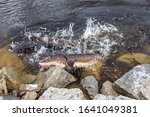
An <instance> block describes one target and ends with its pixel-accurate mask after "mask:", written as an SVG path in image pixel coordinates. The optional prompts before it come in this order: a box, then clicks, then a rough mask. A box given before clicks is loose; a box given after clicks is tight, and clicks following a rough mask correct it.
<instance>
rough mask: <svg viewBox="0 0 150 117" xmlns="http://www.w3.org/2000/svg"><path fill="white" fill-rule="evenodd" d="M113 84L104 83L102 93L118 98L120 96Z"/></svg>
mask: <svg viewBox="0 0 150 117" xmlns="http://www.w3.org/2000/svg"><path fill="white" fill-rule="evenodd" d="M112 85H113V84H112V83H111V82H110V81H106V82H105V83H103V86H102V88H101V90H100V93H101V94H103V95H112V96H118V95H119V94H118V93H117V92H116V91H115V90H114V89H113V86H112Z"/></svg>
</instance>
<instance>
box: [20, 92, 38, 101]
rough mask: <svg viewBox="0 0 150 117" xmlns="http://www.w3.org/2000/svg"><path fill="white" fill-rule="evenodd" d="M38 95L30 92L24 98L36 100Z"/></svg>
mask: <svg viewBox="0 0 150 117" xmlns="http://www.w3.org/2000/svg"><path fill="white" fill-rule="evenodd" d="M36 97H37V93H36V92H35V91H28V92H27V93H26V94H25V95H24V96H23V100H35V99H36Z"/></svg>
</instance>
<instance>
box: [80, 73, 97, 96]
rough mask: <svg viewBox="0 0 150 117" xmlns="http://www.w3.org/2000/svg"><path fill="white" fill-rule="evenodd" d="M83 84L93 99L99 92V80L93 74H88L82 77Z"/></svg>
mask: <svg viewBox="0 0 150 117" xmlns="http://www.w3.org/2000/svg"><path fill="white" fill-rule="evenodd" d="M81 85H82V86H83V88H85V89H86V90H87V91H88V94H89V96H90V98H91V99H92V98H94V97H95V95H97V94H98V82H97V80H96V79H95V78H94V77H93V76H87V77H85V78H84V79H82V81H81Z"/></svg>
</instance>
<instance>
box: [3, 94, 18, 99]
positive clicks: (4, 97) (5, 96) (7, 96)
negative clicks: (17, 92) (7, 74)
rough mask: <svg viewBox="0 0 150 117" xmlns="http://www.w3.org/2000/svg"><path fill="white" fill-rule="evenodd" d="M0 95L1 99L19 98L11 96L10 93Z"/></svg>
mask: <svg viewBox="0 0 150 117" xmlns="http://www.w3.org/2000/svg"><path fill="white" fill-rule="evenodd" d="M0 97H2V99H3V100H20V98H18V97H15V96H12V95H1V94H0Z"/></svg>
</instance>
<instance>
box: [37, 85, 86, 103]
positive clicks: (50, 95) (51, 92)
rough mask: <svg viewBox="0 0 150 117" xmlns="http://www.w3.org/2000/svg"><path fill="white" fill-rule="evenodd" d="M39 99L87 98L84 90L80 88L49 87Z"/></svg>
mask: <svg viewBox="0 0 150 117" xmlns="http://www.w3.org/2000/svg"><path fill="white" fill-rule="evenodd" d="M39 100H85V97H84V95H83V93H82V91H81V90H80V89H78V88H74V89H66V88H53V87H49V88H48V89H47V90H46V91H45V92H44V93H43V94H42V95H41V96H40V98H39Z"/></svg>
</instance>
